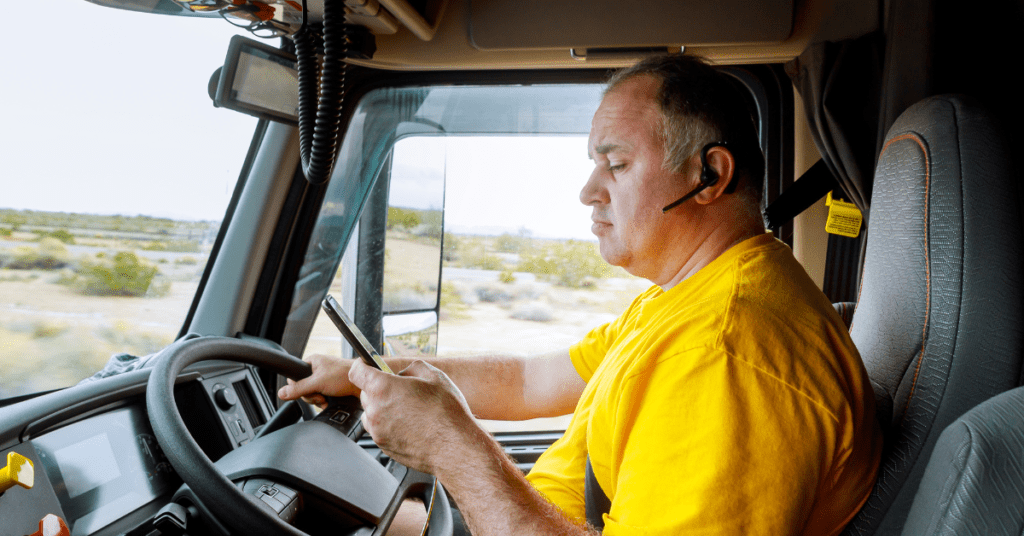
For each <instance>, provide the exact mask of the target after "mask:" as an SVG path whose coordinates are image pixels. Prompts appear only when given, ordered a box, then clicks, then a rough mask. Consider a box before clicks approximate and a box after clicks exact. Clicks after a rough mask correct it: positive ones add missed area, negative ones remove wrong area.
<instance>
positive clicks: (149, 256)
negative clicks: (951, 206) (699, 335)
mask: <svg viewBox="0 0 1024 536" xmlns="http://www.w3.org/2000/svg"><path fill="white" fill-rule="evenodd" d="M2 216H3V213H2V212H0V217H2ZM2 221H3V220H0V230H2V229H3V223H2ZM65 223H66V222H65ZM107 223H110V222H109V221H108V222H107ZM138 223H139V222H135V224H138ZM79 224H80V225H79V226H78V227H75V226H68V227H57V226H53V225H49V226H46V225H29V224H26V223H22V224H21V225H19V226H18V228H17V230H11V231H10V232H8V233H4V234H3V236H0V266H2V268H0V366H2V367H3V373H2V374H0V398H6V397H10V396H16V395H19V394H24V393H30V392H39V391H44V390H48V389H56V388H61V387H65V386H68V385H71V384H73V383H76V382H78V381H80V380H81V379H83V378H85V377H88V376H90V375H92V374H93V373H94V372H96V371H97V370H99V369H100V368H102V367H103V365H104V364H105V363H106V362H107V360H108V359H109V358H110V357H111V356H112V355H114V354H117V353H122V352H123V353H128V354H132V355H146V354H149V353H152V352H155V351H157V350H159V349H161V348H163V347H164V346H166V345H167V344H169V343H170V342H171V341H173V340H174V338H175V337H176V336H177V334H178V331H179V330H180V329H181V322H182V320H183V319H184V317H185V315H186V313H187V311H188V308H189V306H190V305H191V302H192V299H193V297H194V294H195V291H196V288H197V285H198V280H199V278H200V277H201V274H202V270H203V267H204V265H205V262H206V257H207V255H208V252H209V247H210V243H211V242H212V241H209V240H207V241H205V242H204V241H202V240H196V239H195V238H193V239H192V240H179V239H178V238H177V237H176V235H175V233H182V232H186V233H188V232H190V233H191V234H192V236H193V237H196V236H203V237H209V236H213V234H212V233H210V232H209V231H208V230H202V232H200V231H198V230H196V229H195V228H194V227H195V226H193V229H191V230H190V231H182V230H181V229H178V230H176V231H173V232H172V231H169V230H167V229H164V230H163V232H160V231H158V232H155V233H154V232H153V231H152V230H148V231H147V230H139V229H135V230H133V231H125V230H120V231H114V230H113V229H106V230H104V229H102V228H97V227H98V224H97V223H95V222H93V223H92V227H91V228H84V227H82V226H81V222H79ZM131 225H132V224H131V222H129V224H125V223H124V222H123V221H122V227H126V226H127V227H130V226H131ZM136 226H137V225H136ZM207 226H208V227H209V228H211V229H215V227H214V223H213V222H210V223H208V224H207ZM8 229H9V227H8ZM0 232H2V231H0ZM186 236H188V235H187V234H186ZM161 239H162V240H161ZM445 239H446V245H445V261H444V267H443V271H442V278H441V287H440V292H438V286H437V285H438V283H437V269H438V266H439V264H438V262H437V259H438V258H439V255H440V251H439V247H440V242H439V240H430V239H429V238H425V237H423V236H417V235H416V234H414V233H411V232H409V230H408V229H392V230H391V231H389V233H388V238H387V241H386V261H385V273H386V276H385V277H386V281H387V282H386V283H385V300H386V301H387V300H388V299H390V298H389V296H392V295H402V296H406V297H405V298H402V299H406V300H408V297H407V296H408V295H409V293H410V292H415V293H419V295H420V297H418V298H416V299H419V300H433V301H436V300H437V296H440V301H441V304H440V313H439V322H438V323H437V325H436V329H435V328H434V327H430V328H428V329H426V330H423V331H421V332H415V333H407V334H402V335H399V336H397V337H393V338H391V341H390V344H389V345H388V348H389V349H391V350H394V351H397V352H399V353H413V354H415V353H416V352H417V351H418V350H417V349H418V348H423V349H425V350H427V351H431V350H432V351H436V353H437V355H441V356H460V355H470V354H479V353H499V354H519V355H530V354H534V353H541V352H547V351H552V350H557V349H560V348H566V347H568V346H569V345H571V344H572V343H574V342H576V341H578V340H579V339H580V338H581V337H583V336H584V335H585V334H586V333H587V332H588V331H589V330H591V329H593V328H594V327H596V326H598V325H600V324H602V323H604V322H607V321H610V320H612V319H614V318H615V317H616V316H617V315H618V314H619V313H620V312H621V311H622V310H623V309H624V308H625V307H626V306H627V305H628V304H629V302H630V301H631V300H632V299H633V298H634V297H635V296H636V295H637V294H638V293H639V292H641V291H642V290H643V289H644V288H646V287H647V285H648V283H647V282H646V281H643V280H639V279H637V278H632V277H629V276H628V275H626V274H625V273H624V272H621V271H616V270H612V269H610V267H609V268H607V269H606V268H603V267H600V268H591V269H589V270H590V272H594V273H590V272H588V271H587V270H588V269H586V268H585V267H586V266H600V265H599V264H595V261H594V259H595V258H597V260H598V261H599V257H595V256H596V255H597V253H596V248H595V246H594V244H592V243H587V242H580V241H557V240H536V239H530V238H529V237H525V236H518V237H517V236H497V237H495V236H469V235H465V236H463V235H460V236H446V237H445ZM169 244H171V246H170V247H168V245H169ZM453 246H455V247H453ZM175 250H178V251H175ZM182 250H184V251H182ZM119 252H126V253H130V254H131V256H127V255H124V254H121V255H119ZM558 255H561V256H562V257H564V258H563V259H561V260H559V259H558V258H556V257H557V256H558ZM136 259H137V260H136ZM431 259H433V260H431ZM104 263H106V264H104ZM112 263H120V264H117V266H116V267H112V268H111V267H110V266H113V264H112ZM125 263H134V264H129V268H130V270H135V272H138V273H139V274H143V275H145V274H150V273H151V274H152V275H151V276H150V280H148V281H147V282H146V286H145V288H135V289H133V288H131V287H130V286H129V287H126V286H124V284H121V285H120V286H118V285H117V284H115V283H114V282H113V281H112V280H111V276H110V275H109V274H107V275H105V276H103V277H106V278H107V279H105V280H103V281H104V282H103V285H105V286H102V288H100V291H97V288H95V284H94V283H95V282H92V283H90V281H91V280H90V279H89V278H90V277H92V278H93V279H95V278H96V273H100V274H101V275H102V274H104V273H106V272H102V270H103V269H104V266H107V267H108V269H109V271H112V272H116V271H121V272H125V271H130V270H126V269H125V267H124V266H125ZM581 266H582V267H584V271H583V272H580V271H579V270H580V268H579V267H581ZM605 266H606V265H605ZM517 268H524V269H532V271H524V270H519V269H517ZM566 271H569V272H572V273H566ZM135 272H133V273H135ZM143 275H138V276H137V278H141V277H143ZM103 277H100V279H103ZM336 283H337V281H336ZM90 284H91V285H92V286H90ZM111 287H117V288H111ZM90 289H91V290H90ZM410 289H412V290H410ZM338 290H340V289H334V290H332V292H337V291H338ZM393 301H395V303H398V302H400V301H401V300H400V299H399V298H394V299H393ZM430 303H433V302H430ZM340 346H341V337H340V335H339V334H338V332H337V330H336V329H335V328H334V326H333V325H332V324H331V323H330V322H329V321H328V320H326V318H324V317H321V318H319V319H318V320H317V322H316V323H315V325H314V328H313V331H312V333H311V335H310V339H309V342H308V344H307V348H306V353H310V352H319V353H332V354H336V353H338V352H339V351H340ZM564 425H565V424H564V420H563V419H555V420H539V421H533V422H526V423H493V424H490V425H489V426H490V428H491V429H492V430H494V431H501V430H506V429H536V430H543V429H557V428H564Z"/></svg>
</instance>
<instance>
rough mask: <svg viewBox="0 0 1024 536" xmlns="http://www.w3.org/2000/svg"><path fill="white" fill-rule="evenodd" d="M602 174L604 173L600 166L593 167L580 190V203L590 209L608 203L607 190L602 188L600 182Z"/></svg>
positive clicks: (602, 182)
mask: <svg viewBox="0 0 1024 536" xmlns="http://www.w3.org/2000/svg"><path fill="white" fill-rule="evenodd" d="M603 173H605V171H604V170H602V169H601V166H594V171H593V172H591V173H590V178H588V179H587V183H586V184H584V185H583V189H582V190H580V203H583V204H584V205H587V206H588V207H590V206H594V205H600V204H605V203H607V202H608V190H607V189H606V188H605V187H604V181H603V180H602V179H603V176H602V175H603Z"/></svg>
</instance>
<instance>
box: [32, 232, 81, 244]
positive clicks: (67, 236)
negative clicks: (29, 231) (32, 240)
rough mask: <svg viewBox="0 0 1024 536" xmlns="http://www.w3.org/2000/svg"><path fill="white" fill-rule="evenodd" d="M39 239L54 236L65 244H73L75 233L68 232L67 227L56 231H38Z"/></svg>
mask: <svg viewBox="0 0 1024 536" xmlns="http://www.w3.org/2000/svg"><path fill="white" fill-rule="evenodd" d="M39 238H40V239H46V238H56V239H57V240H60V241H61V242H63V243H65V244H74V243H75V235H73V234H71V233H70V232H68V230H67V229H57V230H56V231H50V232H48V233H39Z"/></svg>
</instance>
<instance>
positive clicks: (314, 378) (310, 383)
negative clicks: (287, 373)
mask: <svg viewBox="0 0 1024 536" xmlns="http://www.w3.org/2000/svg"><path fill="white" fill-rule="evenodd" d="M303 361H305V362H307V363H309V364H310V365H311V366H312V367H313V373H312V374H310V375H309V376H308V377H306V378H303V379H301V380H299V381H297V382H296V381H293V380H288V385H285V386H284V387H282V388H281V389H280V390H278V391H277V396H278V398H280V399H281V400H294V399H296V398H299V397H302V399H303V400H305V401H306V402H307V403H310V404H313V405H315V406H320V407H323V406H325V405H326V404H327V400H326V399H325V398H324V396H358V395H359V389H358V388H356V387H355V386H354V385H352V382H350V381H349V380H348V371H349V367H351V366H352V363H354V362H356V360H352V359H342V358H340V357H333V356H328V355H321V354H313V355H308V356H306V357H304V358H303Z"/></svg>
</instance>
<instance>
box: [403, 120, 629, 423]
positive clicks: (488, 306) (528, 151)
mask: <svg viewBox="0 0 1024 536" xmlns="http://www.w3.org/2000/svg"><path fill="white" fill-rule="evenodd" d="M400 143H408V144H412V143H416V144H417V145H421V146H423V147H426V146H430V147H432V148H433V151H431V159H429V160H427V159H425V158H418V159H410V160H408V161H405V162H400V160H399V155H400V154H401V151H400V148H401V147H400V146H396V149H395V155H396V157H395V167H394V174H393V178H392V184H391V191H390V199H391V200H392V202H394V201H395V200H396V199H397V198H399V191H400V190H401V189H403V188H409V192H408V193H406V194H402V195H409V196H410V197H413V198H414V197H415V196H413V195H412V194H413V193H414V192H415V191H416V187H417V185H418V184H419V183H417V182H416V181H401V180H398V178H399V176H418V175H424V174H429V173H433V174H434V175H436V170H437V169H441V170H442V172H443V177H444V182H445V188H444V192H445V195H444V253H443V257H444V261H443V269H442V271H441V279H440V308H439V312H438V314H439V322H438V325H437V335H436V337H437V338H436V353H437V355H439V356H455V357H457V356H460V355H478V354H522V355H529V354H534V353H541V352H548V351H552V350H557V349H560V348H567V347H569V346H570V345H572V344H573V343H575V342H577V341H579V340H580V339H581V338H583V337H584V336H585V335H586V334H587V332H589V331H590V330H591V329H593V328H595V327H597V326H599V325H601V324H603V323H605V322H608V321H610V320H612V319H614V318H615V317H616V316H618V315H619V314H620V313H621V312H622V310H623V309H625V307H626V306H627V305H628V304H629V303H630V301H631V300H632V299H633V298H634V297H635V296H636V295H637V294H638V293H639V292H641V291H642V290H643V289H645V288H647V286H648V285H649V283H648V282H646V281H644V280H642V279H638V278H635V277H632V276H630V275H629V274H627V273H626V272H625V271H623V270H622V269H620V268H616V267H613V266H610V265H609V264H607V263H606V262H604V260H603V259H602V258H601V256H600V253H599V251H598V247H597V242H596V240H595V239H594V236H593V234H592V233H591V232H590V225H591V221H590V211H591V209H590V208H589V207H586V206H584V205H582V204H581V203H580V201H579V192H580V189H581V188H582V187H583V184H584V182H585V181H586V180H587V177H588V176H589V175H590V172H591V170H592V169H593V162H592V161H590V160H589V159H588V158H587V138H586V136H584V135H560V136H550V135H537V136H522V135H520V136H460V137H446V138H439V137H430V138H420V139H418V140H417V139H415V138H408V139H406V140H403V141H402V142H400ZM442 155H443V162H440V163H443V166H440V165H439V162H438V160H439V158H440V156H442ZM428 162H429V164H427V163H428ZM400 163H401V164H402V167H401V168H400V167H399V165H400ZM420 163H423V165H418V164H420ZM412 166H414V167H412ZM430 169H433V170H434V171H429V170H430ZM410 212H411V211H406V212H402V211H398V210H395V209H394V208H389V214H388V229H389V230H388V236H387V247H386V251H387V259H386V260H385V264H384V271H385V279H384V281H385V283H384V289H385V294H384V300H385V310H386V308H387V303H388V300H389V293H388V289H389V288H407V287H408V286H409V285H410V284H411V283H412V281H410V280H409V272H410V270H409V268H410V267H411V264H410V263H411V261H410V260H407V259H408V256H407V255H406V254H404V253H402V254H400V253H398V252H400V251H401V248H405V247H409V246H408V244H407V240H408V239H407V238H406V237H405V235H404V234H398V232H397V231H396V230H397V229H400V228H402V227H403V226H404V227H414V226H422V224H421V223H419V222H418V221H417V219H416V218H414V217H412V215H411V214H410ZM393 218H401V219H400V220H399V219H393ZM406 220H408V223H407V224H406V223H401V222H404V221H406ZM416 273H418V274H424V273H431V272H426V271H422V272H416ZM393 278H394V279H399V281H395V282H394V283H389V279H393ZM385 318H386V320H385V336H386V337H387V339H388V340H389V342H391V340H392V339H393V338H394V337H392V335H391V333H389V329H388V328H389V326H388V323H387V317H385ZM424 331H428V330H420V331H418V332H416V333H417V337H419V338H420V339H421V340H425V336H424ZM399 337H402V336H401V335H400V336H399ZM389 346H390V347H391V348H392V349H396V351H397V353H403V350H407V349H408V348H410V346H411V345H410V344H409V343H407V342H406V343H404V344H402V345H398V344H393V343H392V344H390V345H389ZM418 350H419V351H422V348H420V349H418ZM566 419H567V418H557V419H539V420H537V421H528V422H524V423H507V422H492V423H487V424H488V427H489V428H490V429H491V430H492V431H507V430H553V429H564V427H565V425H566Z"/></svg>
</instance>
